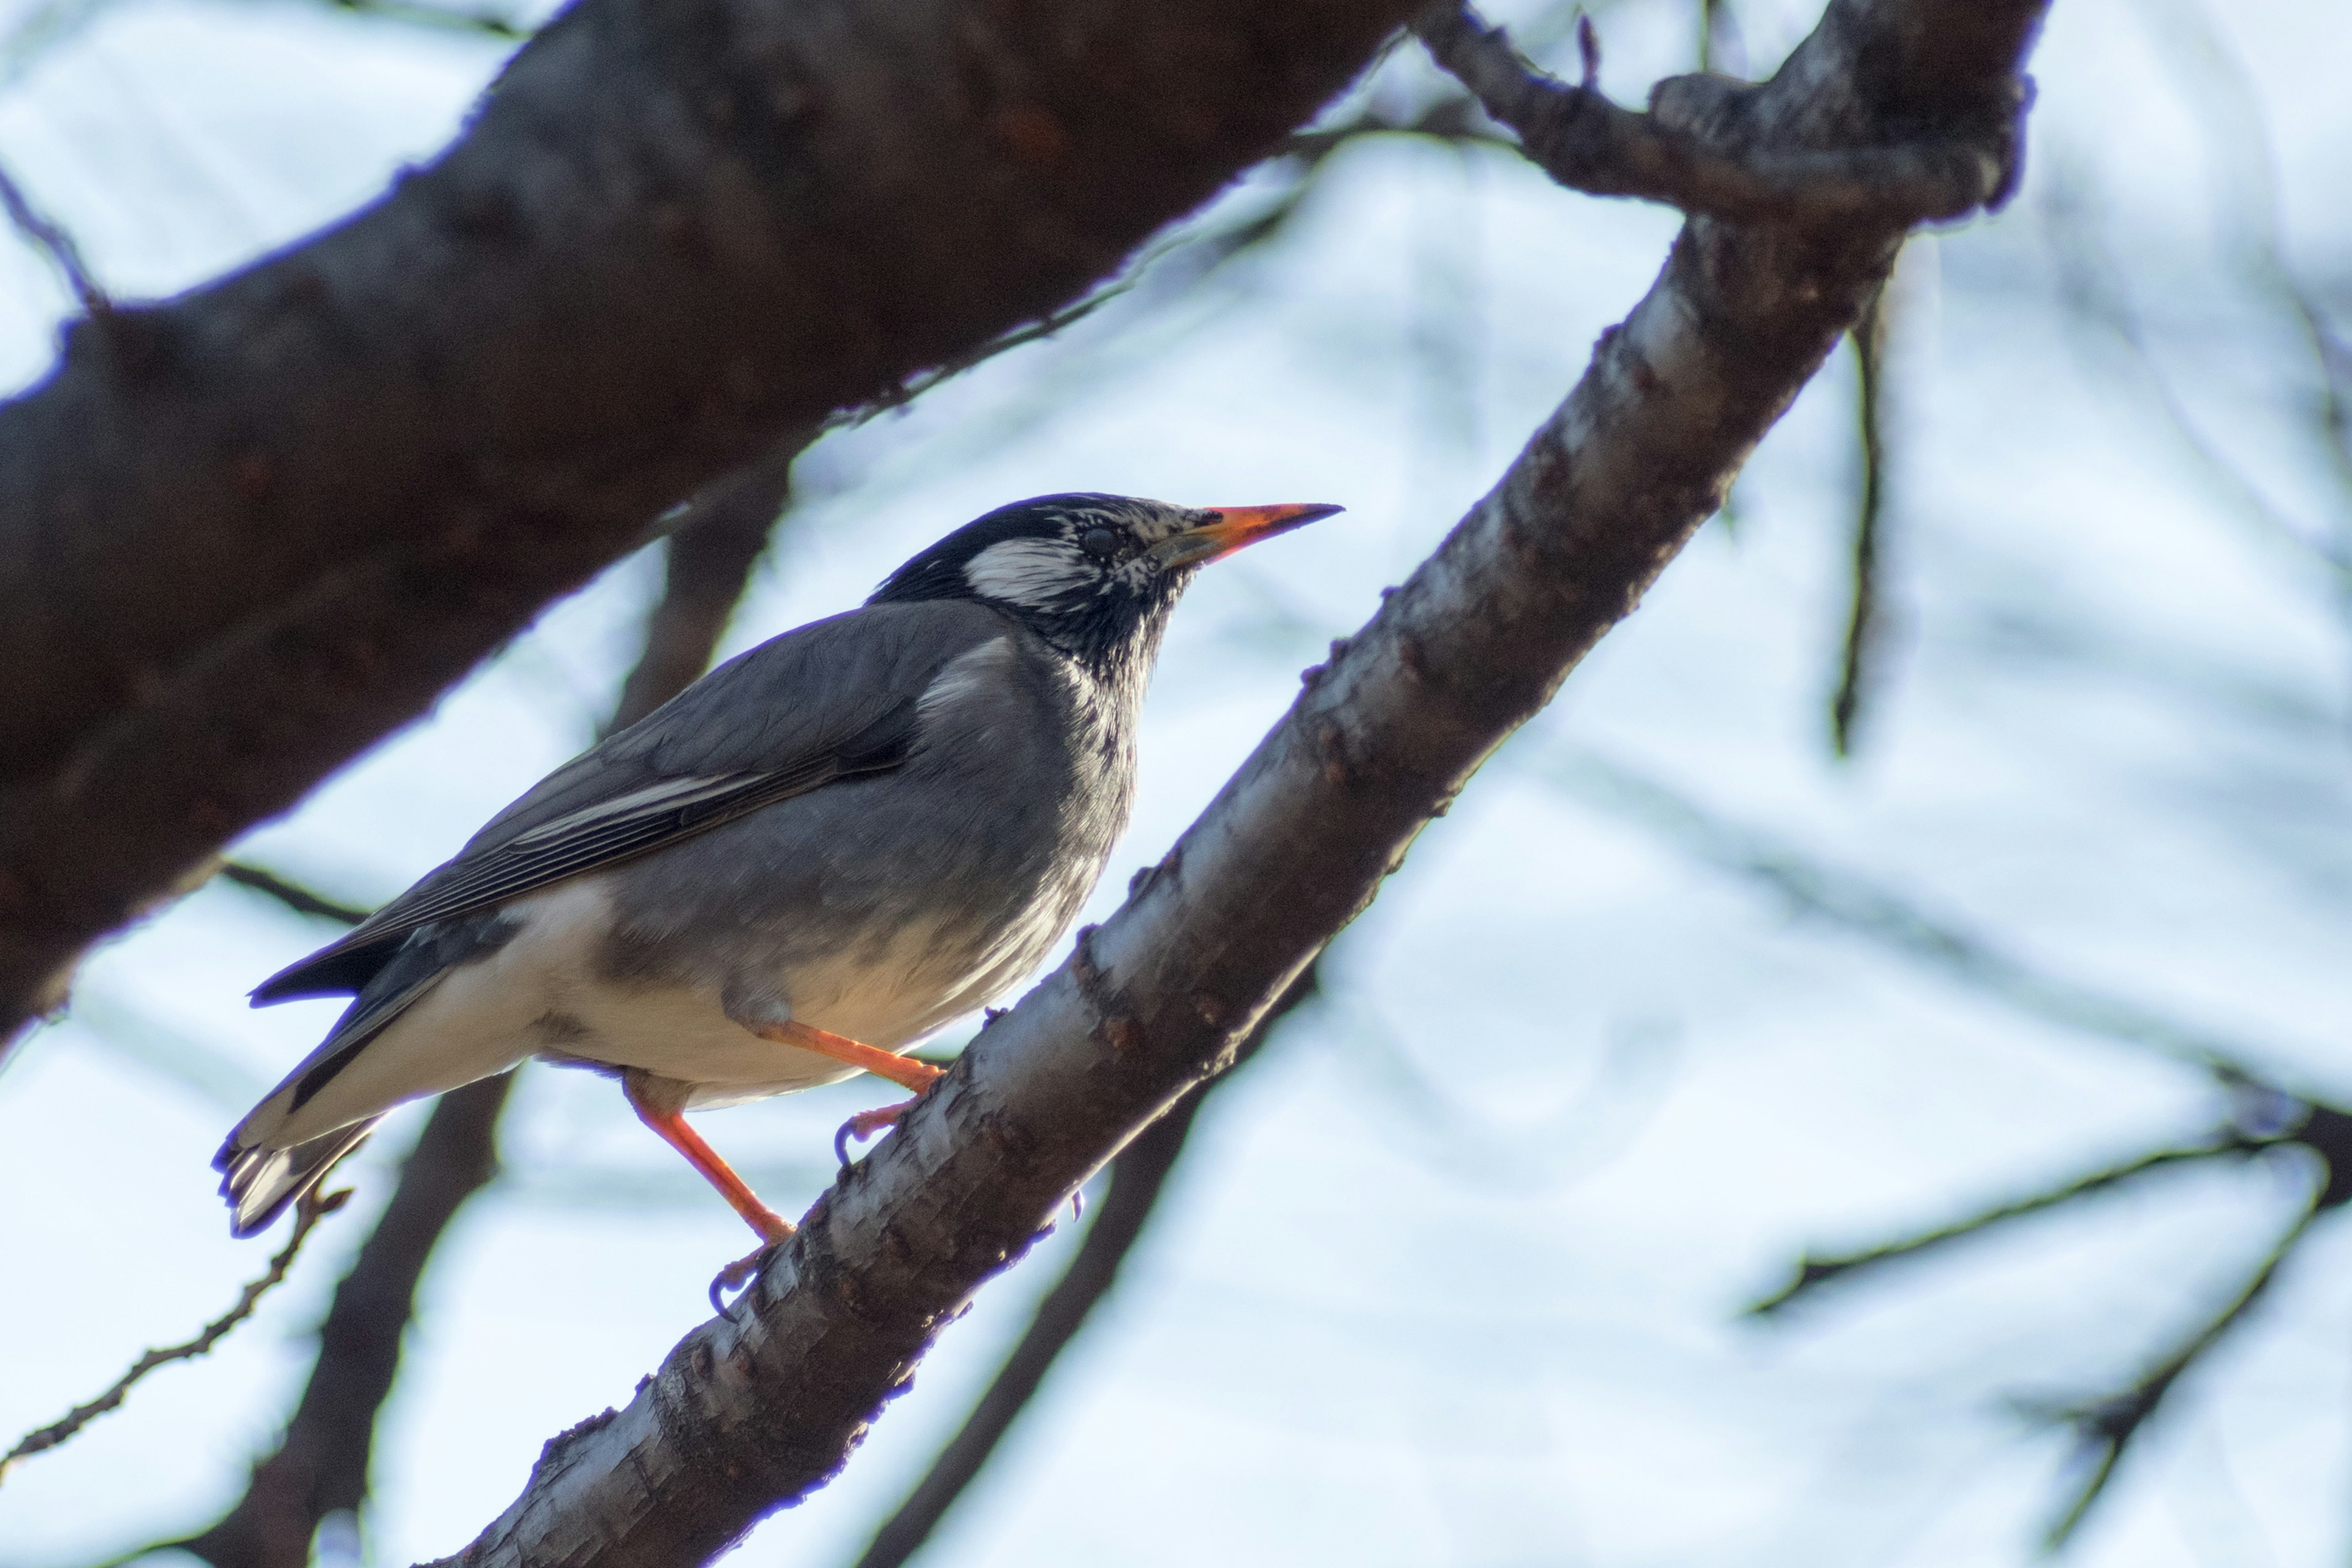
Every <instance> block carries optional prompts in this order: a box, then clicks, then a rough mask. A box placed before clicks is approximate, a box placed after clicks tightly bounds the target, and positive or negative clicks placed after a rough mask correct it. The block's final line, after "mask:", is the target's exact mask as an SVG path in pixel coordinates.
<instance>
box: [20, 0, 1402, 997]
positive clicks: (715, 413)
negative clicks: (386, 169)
mask: <svg viewBox="0 0 2352 1568" xmlns="http://www.w3.org/2000/svg"><path fill="white" fill-rule="evenodd" d="M1408 10H1409V6H1408V5H1406V4H1404V3H1403V0H1286V3H1284V4H1282V5H1264V4H1260V3H1258V0H1019V3H1017V4H1013V5H1002V4H994V3H991V0H810V3H788V0H579V3H578V4H577V5H574V6H573V7H572V9H570V10H569V11H567V12H565V13H564V15H563V16H562V17H560V18H559V19H558V20H557V21H556V22H554V23H553V24H551V26H548V27H547V28H546V29H545V30H544V31H542V32H541V34H540V35H539V36H538V37H535V38H533V39H532V41H531V42H530V44H529V45H527V46H526V47H524V48H523V49H522V50H521V51H520V53H519V54H518V55H517V57H516V58H515V59H514V61H513V62H512V64H511V65H510V66H509V68H508V69H507V71H506V72H505V74H504V75H503V76H502V77H501V78H500V79H499V82H498V83H497V85H496V86H495V87H494V88H493V89H491V90H490V91H489V92H488V95H487V96H486V97H485V99H484V100H483V102H482V104H481V106H480V109H479V110H478V114H477V115H476V117H475V118H474V120H473V121H471V123H470V124H469V125H468V127H467V130H466V132H465V133H464V135H463V136H462V137H461V138H460V139H459V140H458V141H457V143H456V144H455V145H453V146H452V147H451V148H450V149H449V150H448V151H447V152H446V153H444V154H443V155H442V156H441V157H440V158H438V159H437V160H436V161H435V162H434V163H431V164H430V165H429V166H426V167H423V168H419V169H416V170H415V171H412V172H411V173H409V174H406V175H404V177H403V178H402V179H400V180H399V181H398V182H396V183H395V184H394V187H393V189H392V190H391V191H390V192H389V193H388V194H387V195H385V196H384V197H383V199H381V200H380V201H378V202H377V203H375V204H374V205H372V206H370V207H368V208H367V209H365V210H363V211H362V212H361V213H359V214H358V215H356V216H353V217H352V218H350V219H349V220H347V221H345V222H343V223H341V224H340V225H338V226H335V227H333V228H331V229H329V230H327V231H326V232H324V233H322V234H320V235H319V236H317V237H314V238H312V239H310V240H308V241H306V242H304V243H302V244H300V245H298V246H295V247H290V248H289V249H287V250H285V251H283V252H281V253H279V254H278V255H276V256H273V257H270V258H267V259H265V260H263V261H261V262H259V263H257V264H256V265H254V266H253V267H251V268H247V269H246V270H244V271H242V272H240V273H237V274H236V275H235V276H232V277H230V278H228V279H224V280H222V281H220V282H218V283H215V284H213V285H210V286H208V287H205V288H204V289H197V290H195V291H193V292H191V293H189V294H186V295H184V296H182V297H180V298H178V299H176V300H170V301H166V302H163V303H161V304H157V305H151V306H145V307H138V308H133V307H131V306H128V305H124V304H122V303H121V302H117V304H116V306H115V307H114V308H113V309H111V310H108V311H106V312H105V313H103V314H102V315H101V316H100V317H98V318H95V319H90V320H85V321H79V322H77V323H75V324H74V325H73V326H72V327H71V328H70V329H69V330H68V332H67V334H66V341H65V347H64V352H63V354H62V357H61V359H60V361H59V363H58V365H57V367H56V368H55V369H54V370H53V371H52V372H51V374H49V376H48V377H47V379H46V380H45V381H44V382H43V383H42V384H40V385H39V386H37V387H36V388H35V389H34V390H32V391H31V392H29V393H27V394H26V395H24V396H22V397H20V398H17V399H16V400H15V401H14V402H12V403H11V404H9V405H6V406H5V408H0V559H5V560H6V561H7V562H8V563H9V569H8V571H7V573H6V574H5V575H0V1042H5V1041H6V1040H8V1039H9V1038H10V1037H13V1036H14V1035H15V1034H16V1031H17V1029H18V1027H19V1026H21V1025H22V1024H23V1022H24V1021H25V1020H26V1018H27V1017H29V1016H32V1015H33V1014H34V1013H35V1012H37V1011H38V1010H40V1009H42V1008H45V1007H48V1006H52V1005H55V1004H56V1003H58V1001H59V1000H60V999H61V997H62V994H63V988H64V985H65V984H66V981H67V978H68V975H69V973H70V970H71V965H72V963H73V961H74V959H75V956H76V955H77V954H78V953H79V952H80V951H81V950H82V949H83V947H85V946H86V945H87V944H88V943H89V942H90V941H91V940H92V939H93V938H95V937H97V936H99V935H100V934H102V933H103V932H105V931H109V930H110V929H112V928H113V927H115V926H117V925H120V924H121V922H122V921H124V920H126V919H128V918H130V917H131V915H132V914H133V913H135V912H136V911H137V910H140V909H141V908H142V907H145V906H147V905H148V904H150V903H152V901H153V900H157V899H159V898H162V897H163V896H166V895H167V894H168V893H169V892H170V891H171V890H172V889H173V888H174V886H175V885H177V884H178V883H179V882H180V881H182V879H184V878H186V877H188V876H189V875H191V874H193V873H194V871H195V870H197V869H199V868H202V867H203V866H204V864H205V861H206V859H207V858H208V857H209V856H210V855H211V854H212V853H213V852H214V851H215V850H216V849H217V848H218V847H219V846H220V845H221V844H222V843H223V842H225V841H226V839H227V838H229V837H233V836H234V835H235V834H236V833H237V832H238V831H239V830H241V829H243V828H245V827H247V826H250V825H251V824H253V823H255V822H257V821H258V820H261V819H262V818H264V817H267V816H270V815H271V814H273V813H275V812H278V811H281V810H284V809H285V808H286V807H287V806H289V805H291V804H292V803H293V802H294V801H296V800H297V799H299V797H300V795H302V793H303V792H304V791H305V790H307V789H308V788H309V787H310V785H312V784H315V783H316V782H317V781H318V780H319V779H320V778H321V777H322V776H324V775H325V774H326V773H328V772H329V771H330V770H331V769H332V768H333V767H335V766H336V765H338V764H339V763H342V762H344V761H346V760H347V759H349V758H350V757H351V756H352V755H353V754H355V753H356V752H358V751H360V750H361V749H362V748H363V747H365V746H366V745H368V744H369V743H370V742H373V741H375V740H376V739H378V738H380V737H381V736H383V734H385V733H386V732H387V731H390V730H392V729H393V728H394V727H396V726H397V725H399V724H401V723H403V722H404V721H407V720H409V719H411V718H413V717H415V715H416V714H417V713H418V712H420V711H421V710H423V709H424V708H425V705H426V704H427V703H428V702H429V701H430V700H432V698H433V696H434V695H435V694H436V692H438V691H439V690H440V689H443V688H444V687H446V685H448V684H449V683H450V682H451V681H453V680H455V679H457V678H458V677H460V676H461V675H463V674H464V672H465V671H466V670H467V668H469V667H470V666H471V665H472V664H473V663H474V662H475V661H476V660H478V658H481V657H482V656H483V655H485V654H486V653H488V652H489V651H490V650H491V649H493V648H494V647H497V646H498V645H499V643H500V642H501V641H502V640H503V639H505V638H506V637H509V636H510V635H512V634H513V633H514V632H515V631H516V630H518V629H519V628H520V627H521V626H523V625H525V624H526V623H527V622H528V621H529V620H530V617H531V616H532V615H534V614H535V613H536V612H537V611H538V609H539V608H540V607H541V605H544V604H546V603H547V602H548V601H549V600H550V599H551V598H552V597H554V596H556V595H560V594H562V593H563V592H565V591H567V590H569V589H571V588H572V587H574V586H576V585H577V584H580V583H582V582H583V581H584V580H585V579H586V578H587V576H588V575H589V574H591V573H593V571H594V570H595V569H596V568H598V567H599V566H601V565H603V564H604V563H606V562H608V561H610V560H612V559H613V558H614V557H615V556H616V555H618V554H620V553H621V552H624V551H625V550H627V549H628V548H630V547H631V546H632V545H633V544H635V542H638V541H640V540H641V539H643V538H644V537H645V536H646V530H647V527H648V525H649V524H650V523H651V521H652V520H654V519H655V518H656V517H657V516H658V515H659V514H660V513H661V512H662V511H663V510H665V509H666V508H667V507H668V506H670V505H671V504H673V503H674V502H676V501H677V500H681V499H682V498H684V497H685V496H686V495H688V493H689V492H690V491H692V490H693V489H695V488H696V487H697V486H698V485H699V484H701V483H703V482H705V481H707V480H709V479H712V478H713V477H715V476H716V475H718V474H719V473H720V472H722V471H724V470H727V469H729V468H733V467H735V466H737V465H739V464H740V463H742V462H744V461H746V460H748V459H750V458H752V457H754V456H756V455H757V454H758V453H759V452H761V451H762V450H764V449H766V448H768V447H771V446H772V444H773V443H774V442H775V441H776V440H777V439H779V438H780V437H782V436H783V435H784V434H785V433H786V432H788V431H790V430H793V429H796V428H803V427H806V426H812V425H814V424H815V423H817V422H819V421H821V420H823V419H824V417H825V416H827V415H828V414H830V413H832V412H834V411H835V410H837V409H840V408H842V407H844V406H848V405H857V404H860V403H863V402H866V401H868V400H872V399H876V398H877V397H880V396H885V395H888V394H889V392H890V391H891V389H892V388H893V387H895V386H897V385H898V384H900V383H902V382H903V381H904V380H905V379H906V378H908V376H910V375H912V374H916V373H918V372H919V371H922V370H924V369H925V368H926V367H930V366H935V365H938V364H940V363H943V362H950V361H954V360H957V359H959V358H961V357H963V356H968V355H969V354H970V353H971V352H972V351H973V350H974V349H975V347H976V346H977V345H980V344H982V343H984V342H987V341H988V340H990V339H991V338H992V337H994V336H995V335H997V334H999V333H1002V332H1003V331H1006V330H1008V329H1011V328H1013V327H1014V326H1016V325H1017V324H1018V323H1020V322H1021V321H1025V320H1029V319H1032V318H1034V317H1037V316H1039V315H1042V314H1044V313H1045V312H1048V311H1050V310H1053V309H1054V308H1055V307H1056V306H1058V305H1061V304H1063V303H1065V302H1066V301H1068V300H1072V299H1073V298H1075V297H1076V296H1077V295H1078V294H1080V293H1081V292H1082V291H1084V290H1085V289H1087V287H1088V285H1090V284H1091V283H1093V282H1094V281H1096V280H1097V279H1100V278H1102V277H1103V276H1105V275H1106V274H1107V273H1108V272H1109V271H1111V270H1112V269H1113V268H1116V267H1117V265H1118V263H1119V261H1120V260H1121V258H1124V257H1125V256H1126V255H1128V254H1129V251H1130V250H1131V249H1132V248H1133V247H1135V246H1136V245H1137V243H1138V242H1139V241H1140V240H1142V239H1143V238H1144V237H1146V236H1148V235H1149V234H1150V232H1151V231H1152V230H1153V229H1154V228H1156V227H1158V226H1160V225H1161V224H1162V223H1164V222H1166V221H1167V220H1168V219H1170V218H1171V217H1174V216H1178V215H1179V214H1181V213H1183V212H1185V211H1186V210H1188V209H1190V208H1192V206H1194V205H1198V204H1199V203H1200V202H1201V201H1202V200H1203V199H1204V198H1205V197H1207V196H1208V195H1211V194H1212V193H1213V192H1214V191H1215V190H1216V189H1217V187H1218V186H1219V185H1220V184H1223V182H1224V181H1225V180H1226V179H1228V178H1230V177H1231V176H1232V175H1233V174H1234V173H1236V172H1237V171H1239V170H1240V169H1242V168H1244V167H1245V166H1246V165H1247V164H1249V163H1251V162H1253V161H1254V160H1255V159H1256V158H1258V157H1260V156H1261V155H1263V154H1264V153H1266V152H1267V151H1269V150H1270V149H1272V148H1273V147H1274V146H1275V145H1276V144H1277V143H1278V142H1279V141H1280V139H1281V138H1282V136H1283V135H1284V134H1285V133H1286V132H1289V131H1291V130H1293V129H1294V128H1295V127H1297V125H1298V124H1299V123H1300V122H1301V121H1304V120H1306V119H1307V117H1308V116H1309V115H1311V114H1312V113H1313V112H1314V111H1315V110H1316V109H1317V108H1318V106H1319V105H1321V104H1322V103H1323V102H1325V101H1326V100H1328V99H1329V98H1330V97H1331V96H1332V95H1333V94H1334V93H1335V92H1337V91H1338V90H1339V89H1340V88H1342V87H1343V86H1344V85H1345V84H1346V83H1347V81H1348V80H1349V79H1350V78H1351V77H1352V76H1354V75H1355V74H1356V72H1357V71H1359V70H1360V68H1362V67H1363V65H1364V64H1365V63H1366V62H1367V61H1368V60H1369V59H1370V58H1371V57H1372V55H1373V53H1374V52H1375V50H1377V49H1378V48H1379V47H1381V42H1382V41H1383V39H1384V38H1385V37H1387V36H1388V35H1389V34H1390V33H1391V30H1392V29H1393V28H1394V27H1395V26H1396V25H1397V24H1398V23H1399V22H1400V21H1402V19H1403V17H1404V16H1405V15H1406V13H1407V12H1408Z"/></svg>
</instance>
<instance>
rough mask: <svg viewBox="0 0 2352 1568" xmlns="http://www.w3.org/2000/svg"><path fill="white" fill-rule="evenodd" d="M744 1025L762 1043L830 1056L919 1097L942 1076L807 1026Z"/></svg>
mask: <svg viewBox="0 0 2352 1568" xmlns="http://www.w3.org/2000/svg"><path fill="white" fill-rule="evenodd" d="M746 1027H747V1028H749V1029H750V1030H751V1032H752V1033H753V1034H755V1035H757V1036H759V1037H760V1038H761V1039H763V1040H772V1041H774V1042H775V1043H776V1044H777V1045H780V1046H797V1047H800V1048H801V1049H802V1050H804V1051H814V1052H815V1053H816V1054H817V1055H819V1056H821V1057H831V1058H833V1059H834V1060H835V1061H837V1062H840V1063H842V1064H843V1065H845V1066H847V1067H854V1068H858V1069H859V1070H860V1071H863V1072H870V1073H872V1074H873V1075H874V1076H875V1077H877V1078H887V1079H889V1080H890V1081H891V1082H892V1083H895V1084H897V1085H898V1087H899V1088H901V1089H912V1090H913V1091H914V1092H915V1093H916V1094H921V1093H922V1092H923V1090H925V1089H929V1088H930V1087H931V1085H932V1084H933V1083H934V1082H936V1081H937V1080H938V1079H939V1076H940V1069H939V1068H935V1067H933V1066H932V1065H931V1064H930V1063H929V1062H919V1061H913V1060H909V1059H908V1058H906V1057H902V1056H899V1055H898V1054H897V1053H896V1052H894V1051H886V1050H883V1049H881V1048H880V1047H877V1046H869V1045H865V1044H862V1043H861V1042H859V1041H856V1040H853V1039H851V1038H849V1037H847V1036H846V1035H836V1034H834V1033H832V1032H830V1031H829V1030H825V1029H818V1028H813V1027H811V1026H809V1025H806V1024H794V1023H789V1022H787V1023H782V1024H751V1025H747V1026H746Z"/></svg>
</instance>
